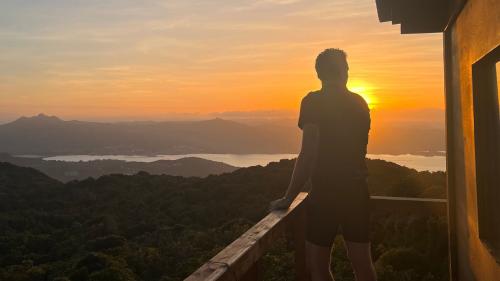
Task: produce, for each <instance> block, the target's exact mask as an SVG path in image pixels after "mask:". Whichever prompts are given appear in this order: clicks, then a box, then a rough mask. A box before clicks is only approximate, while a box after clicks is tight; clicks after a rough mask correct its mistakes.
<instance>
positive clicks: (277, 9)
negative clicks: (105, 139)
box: [0, 0, 444, 121]
mask: <svg viewBox="0 0 500 281" xmlns="http://www.w3.org/2000/svg"><path fill="white" fill-rule="evenodd" d="M41 2H43V3H41ZM68 2H71V3H68ZM101 2H106V3H101ZM441 41H442V40H441V35H440V34H430V35H400V34H399V26H392V25H390V24H387V23H385V24H380V23H379V22H378V20H377V17H376V8H375V1H374V0H358V1H349V0H338V1H333V0H315V1H309V0H308V1H306V0H302V1H301V0H256V1H240V0H224V1H221V0H218V1H199V0H179V1H167V0H165V1H160V0H155V1H140V2H138V1H132V0H122V1H118V0H115V1H83V0H82V1H63V0H52V1H40V2H38V1H37V2H35V3H30V4H29V5H28V4H22V3H21V4H20V3H19V1H2V3H0V121H8V120H11V119H14V118H17V117H18V116H20V115H34V114H38V113H40V112H44V113H46V114H50V115H57V116H60V117H62V118H65V119H88V120H90V119H93V120H95V119H102V120H116V119H169V118H174V117H178V116H185V117H186V118H188V117H189V116H198V117H200V116H201V117H203V116H205V115H209V114H210V113H213V112H228V111H230V112H233V111H251V112H253V111H284V112H290V115H294V114H295V111H296V110H297V107H298V104H299V102H300V99H301V97H302V96H304V95H305V94H306V93H307V92H308V91H310V90H314V89H317V88H318V87H319V82H318V80H317V79H316V76H315V72H314V59H315V57H316V55H317V54H318V53H319V52H320V51H322V50H323V49H325V48H329V47H338V48H342V49H344V50H345V51H346V52H347V53H348V59H349V63H350V77H351V80H350V84H349V86H350V88H351V89H352V90H354V91H358V92H359V93H360V94H362V95H365V96H367V98H368V99H369V100H370V101H371V103H372V107H373V109H374V110H377V111H380V112H384V111H385V112H399V113H397V114H396V113H394V117H395V118H398V115H399V114H401V110H408V112H413V111H420V110H427V109H442V108H443V106H444V105H443V103H444V100H443V73H442V43H441ZM439 121H440V120H439Z"/></svg>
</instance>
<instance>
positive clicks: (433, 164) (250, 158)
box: [43, 154, 446, 172]
mask: <svg viewBox="0 0 500 281" xmlns="http://www.w3.org/2000/svg"><path fill="white" fill-rule="evenodd" d="M186 157H198V158H203V159H207V160H212V161H218V162H224V163H226V164H229V165H232V166H236V167H250V166H256V165H262V166H265V165H267V164H268V163H270V162H276V161H279V160H281V159H292V158H295V157H297V154H179V155H156V156H141V155H64V156H54V157H46V158H43V159H44V160H58V161H68V162H78V161H92V160H108V159H109V160H122V161H129V162H153V161H157V160H177V159H181V158H186ZM368 158H371V159H382V160H386V161H390V162H394V163H396V164H399V165H402V166H406V167H409V168H412V169H415V170H417V171H431V172H434V171H445V170H446V157H445V156H423V155H413V154H402V155H389V154H369V155H368Z"/></svg>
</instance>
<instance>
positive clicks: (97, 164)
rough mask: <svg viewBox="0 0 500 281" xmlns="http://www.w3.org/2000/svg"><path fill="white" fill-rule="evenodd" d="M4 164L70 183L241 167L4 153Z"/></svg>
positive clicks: (1, 156)
mask: <svg viewBox="0 0 500 281" xmlns="http://www.w3.org/2000/svg"><path fill="white" fill-rule="evenodd" d="M0 162H8V163H11V164H14V165H16V166H21V167H30V168H35V169H37V170H38V171H41V172H43V173H45V174H46V175H48V176H50V177H52V178H54V179H57V180H60V181H62V182H68V181H72V180H82V179H86V178H89V177H92V178H98V177H100V176H103V175H109V174H125V175H133V174H136V173H138V172H139V171H146V172H148V173H150V174H154V175H161V174H166V175H173V176H183V177H192V176H197V177H205V176H208V175H218V174H222V173H227V172H232V171H234V170H236V169H237V167H234V166H231V165H228V164H225V163H222V162H216V161H211V160H207V159H202V158H198V157H186V158H181V159H177V160H158V161H153V162H132V161H121V160H93V161H78V162H65V161H56V160H43V159H42V158H34V157H14V156H11V155H9V154H6V153H0Z"/></svg>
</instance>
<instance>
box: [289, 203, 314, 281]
mask: <svg viewBox="0 0 500 281" xmlns="http://www.w3.org/2000/svg"><path fill="white" fill-rule="evenodd" d="M299 208H301V209H300V210H298V212H297V214H296V217H295V220H294V223H293V234H292V235H293V240H294V241H293V244H294V247H295V280H297V281H309V280H310V278H309V270H308V268H307V261H306V208H305V204H302V206H300V207H299Z"/></svg>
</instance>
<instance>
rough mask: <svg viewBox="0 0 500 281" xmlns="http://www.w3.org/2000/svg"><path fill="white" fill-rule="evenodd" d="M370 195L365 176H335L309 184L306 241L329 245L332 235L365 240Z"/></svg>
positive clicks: (368, 229) (368, 218)
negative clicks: (335, 177)
mask: <svg viewBox="0 0 500 281" xmlns="http://www.w3.org/2000/svg"><path fill="white" fill-rule="evenodd" d="M369 204H370V197H369V195H368V186H367V183H366V179H337V180H334V181H323V182H321V181H320V182H318V181H317V180H316V181H314V180H313V183H312V190H311V192H310V196H309V198H308V200H307V240H308V241H309V242H311V243H313V244H316V245H318V246H323V247H331V246H332V244H333V241H334V240H335V236H336V235H337V234H342V235H343V237H344V240H346V241H350V242H357V243H368V242H369V241H370V240H369V231H370V206H369Z"/></svg>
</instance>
